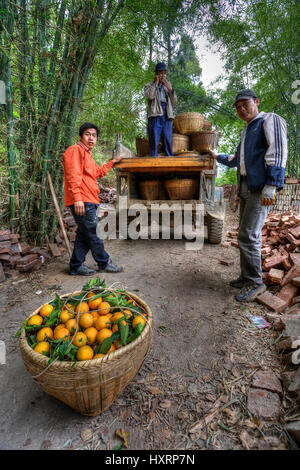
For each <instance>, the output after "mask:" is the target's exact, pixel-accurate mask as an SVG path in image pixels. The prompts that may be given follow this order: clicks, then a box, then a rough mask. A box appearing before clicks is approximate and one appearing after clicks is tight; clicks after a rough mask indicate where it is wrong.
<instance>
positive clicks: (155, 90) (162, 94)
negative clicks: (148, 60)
mask: <svg viewBox="0 0 300 470" xmlns="http://www.w3.org/2000/svg"><path fill="white" fill-rule="evenodd" d="M166 69H167V67H166V64H164V63H163V62H159V63H158V64H157V65H156V67H155V77H154V80H153V82H150V83H148V84H147V85H146V86H145V88H144V91H145V96H146V98H147V99H148V113H147V116H148V138H149V144H150V156H151V157H157V156H158V152H157V148H158V144H159V141H160V139H161V138H162V142H163V147H164V151H165V154H166V155H168V156H170V155H173V151H172V120H173V119H174V117H175V116H174V110H173V108H174V107H175V106H176V103H177V96H176V93H175V90H174V89H173V87H172V85H171V83H170V82H169V81H168V80H167V79H166Z"/></svg>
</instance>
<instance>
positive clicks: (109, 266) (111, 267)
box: [99, 259, 124, 273]
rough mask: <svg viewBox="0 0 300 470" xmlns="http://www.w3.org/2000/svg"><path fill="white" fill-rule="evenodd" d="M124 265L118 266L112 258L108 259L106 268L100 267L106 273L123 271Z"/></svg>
mask: <svg viewBox="0 0 300 470" xmlns="http://www.w3.org/2000/svg"><path fill="white" fill-rule="evenodd" d="M123 270H124V269H123V267H122V266H117V265H116V264H115V263H114V262H113V261H112V260H111V259H109V260H108V263H107V265H106V266H105V268H99V271H100V272H105V273H121V272H122V271H123Z"/></svg>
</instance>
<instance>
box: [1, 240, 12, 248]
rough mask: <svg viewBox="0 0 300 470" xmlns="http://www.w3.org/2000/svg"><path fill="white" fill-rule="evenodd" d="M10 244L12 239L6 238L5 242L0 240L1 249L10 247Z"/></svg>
mask: <svg viewBox="0 0 300 470" xmlns="http://www.w3.org/2000/svg"><path fill="white" fill-rule="evenodd" d="M10 246H11V241H10V240H5V241H3V242H0V249H2V248H10Z"/></svg>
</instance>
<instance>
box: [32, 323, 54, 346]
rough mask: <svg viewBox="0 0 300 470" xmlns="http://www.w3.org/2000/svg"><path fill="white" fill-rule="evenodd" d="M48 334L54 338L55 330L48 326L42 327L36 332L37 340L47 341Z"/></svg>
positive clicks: (50, 337)
mask: <svg viewBox="0 0 300 470" xmlns="http://www.w3.org/2000/svg"><path fill="white" fill-rule="evenodd" d="M46 336H48V338H49V339H52V338H53V331H52V330H51V328H49V327H48V326H46V327H45V328H42V329H41V330H39V331H38V332H37V334H36V340H37V342H38V343H40V342H41V341H46V339H47V338H46Z"/></svg>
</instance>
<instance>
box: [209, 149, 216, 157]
mask: <svg viewBox="0 0 300 470" xmlns="http://www.w3.org/2000/svg"><path fill="white" fill-rule="evenodd" d="M207 153H209V155H210V156H211V157H213V158H215V159H217V158H218V152H217V151H216V150H215V149H213V150H211V149H207Z"/></svg>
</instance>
